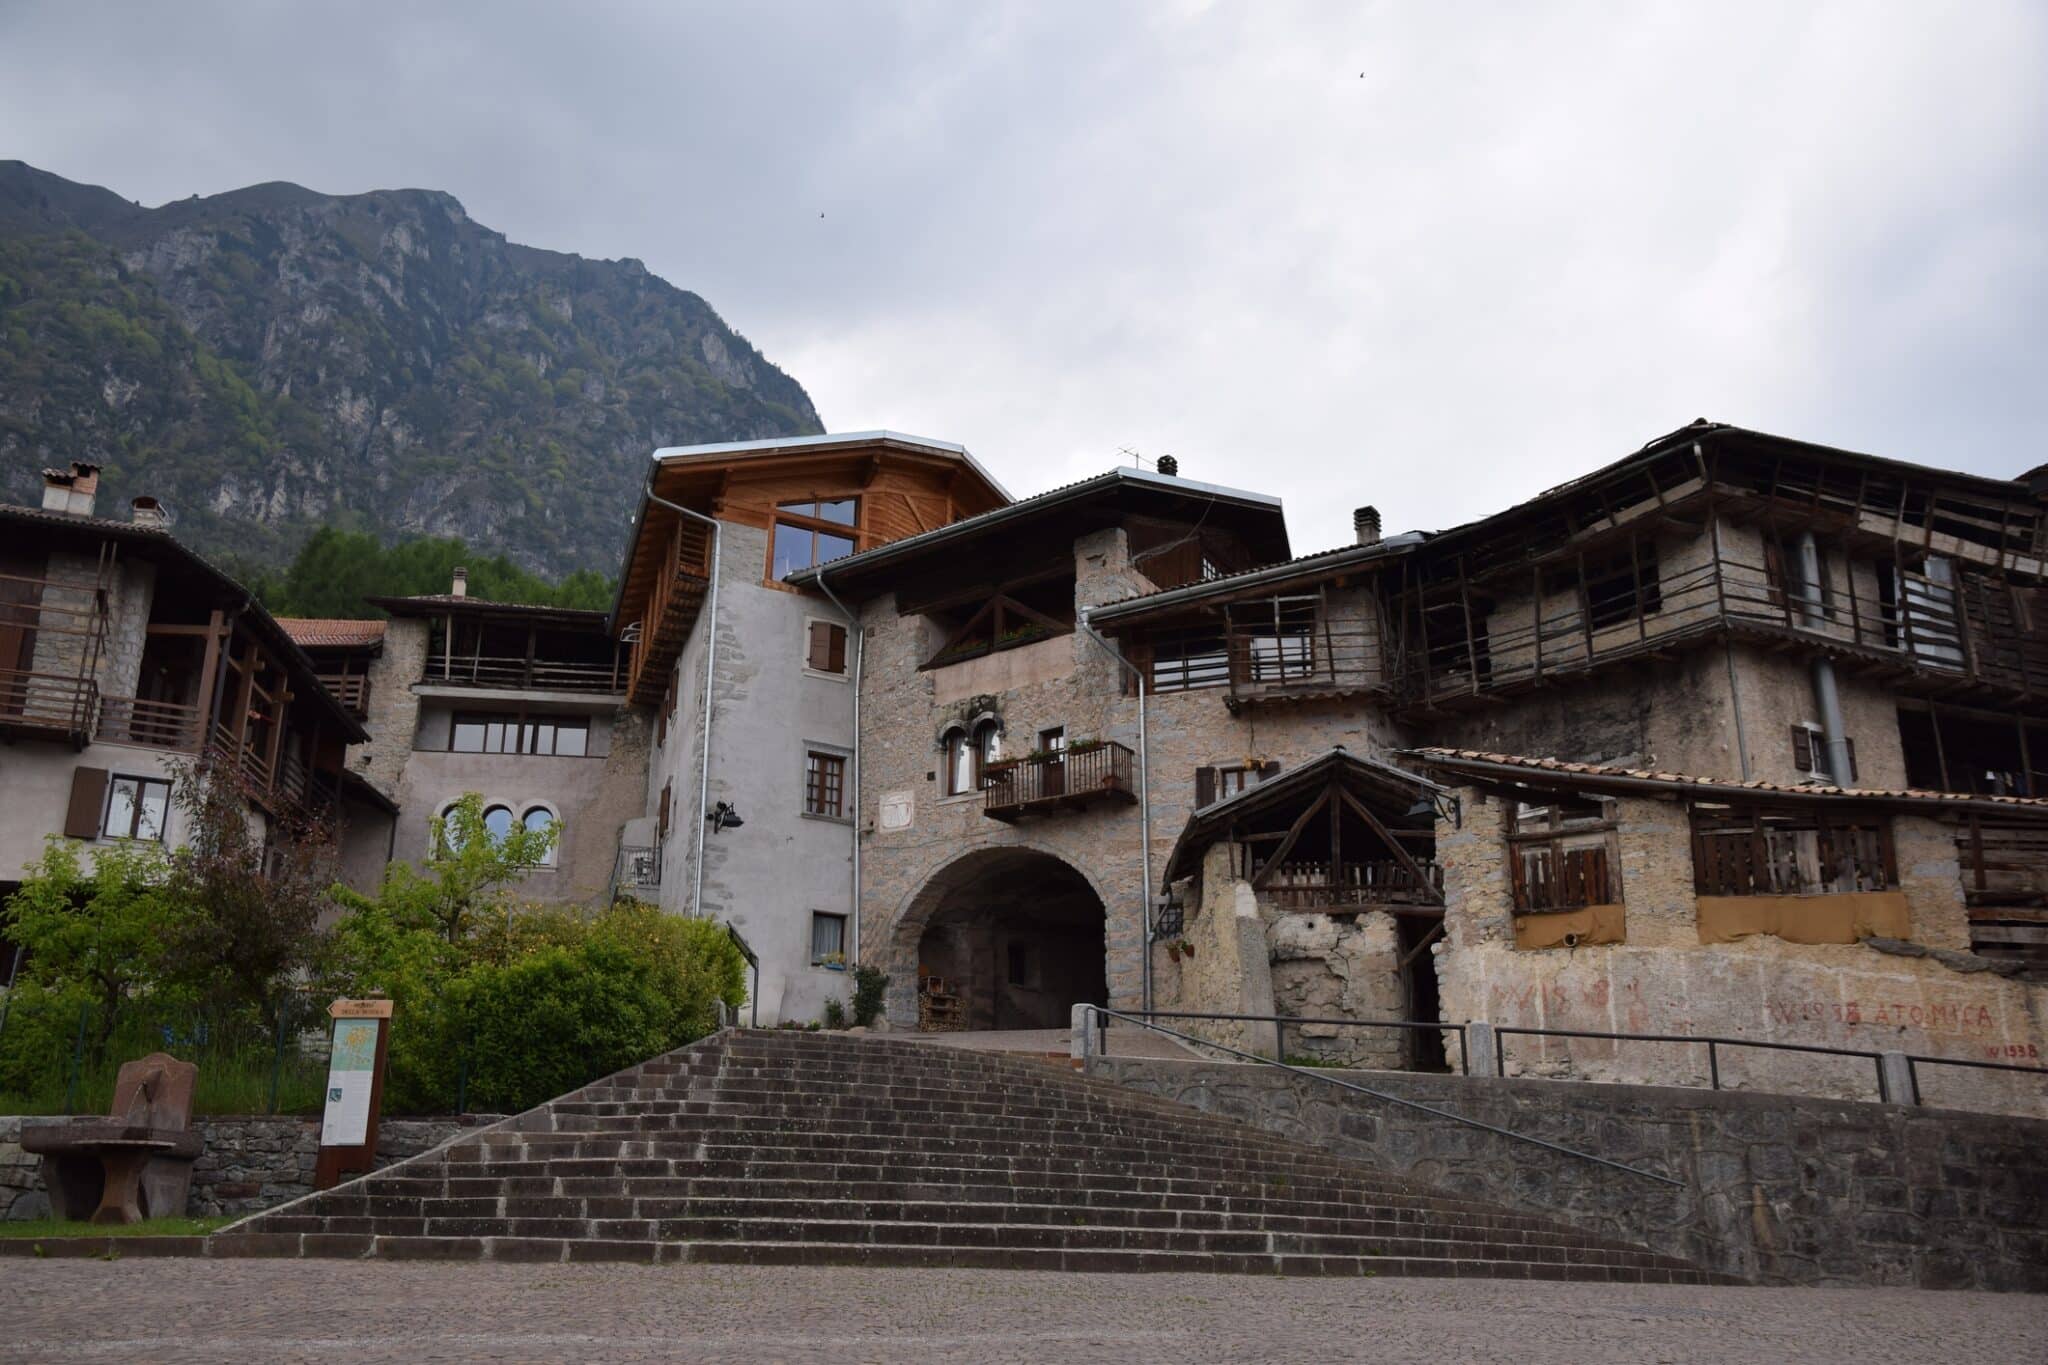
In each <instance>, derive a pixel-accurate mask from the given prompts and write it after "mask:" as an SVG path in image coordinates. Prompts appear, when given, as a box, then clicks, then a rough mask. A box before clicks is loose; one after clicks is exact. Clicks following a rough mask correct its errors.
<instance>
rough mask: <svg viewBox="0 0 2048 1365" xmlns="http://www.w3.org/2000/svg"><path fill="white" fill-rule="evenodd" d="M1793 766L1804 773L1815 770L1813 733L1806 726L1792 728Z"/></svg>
mask: <svg viewBox="0 0 2048 1365" xmlns="http://www.w3.org/2000/svg"><path fill="white" fill-rule="evenodd" d="M1792 766H1793V767H1795V768H1797V769H1799V771H1800V772H1802V773H1810V772H1812V771H1813V770H1814V763H1813V731H1811V730H1809V729H1807V728H1806V727H1805V726H1804V725H1795V726H1793V727H1792Z"/></svg>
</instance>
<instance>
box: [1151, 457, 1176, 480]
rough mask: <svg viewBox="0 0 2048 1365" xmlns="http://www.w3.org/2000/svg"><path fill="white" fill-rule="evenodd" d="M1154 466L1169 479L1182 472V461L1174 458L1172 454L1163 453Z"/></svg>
mask: <svg viewBox="0 0 2048 1365" xmlns="http://www.w3.org/2000/svg"><path fill="white" fill-rule="evenodd" d="M1152 467H1153V468H1154V469H1157V470H1158V471H1159V472H1160V473H1162V474H1164V475H1165V476H1166V477H1167V478H1169V479H1170V478H1172V477H1173V476H1174V475H1176V474H1178V473H1180V461H1179V460H1176V459H1174V458H1173V456H1171V455H1161V456H1160V457H1159V461H1158V463H1157V464H1155V465H1153V466H1152Z"/></svg>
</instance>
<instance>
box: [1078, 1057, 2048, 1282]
mask: <svg viewBox="0 0 2048 1365" xmlns="http://www.w3.org/2000/svg"><path fill="white" fill-rule="evenodd" d="M1088 1073H1089V1074H1090V1075H1093V1076H1101V1077H1105V1078H1107V1079H1110V1080H1114V1081H1117V1082H1119V1083H1121V1084H1124V1085H1128V1086H1131V1087H1133V1088H1135V1089H1138V1090H1142V1091H1144V1092H1146V1093H1148V1094H1154V1095H1160V1096H1163V1097H1165V1098H1167V1099H1171V1100H1177V1101H1179V1102H1180V1103H1183V1104H1188V1105H1192V1106H1194V1107H1195V1108H1197V1109H1202V1110H1206V1111H1209V1112H1211V1113H1217V1114H1222V1115H1225V1116H1228V1117H1230V1118H1234V1119H1238V1120H1241V1121H1244V1122H1248V1123H1253V1124H1256V1125H1258V1126H1259V1127H1262V1128H1266V1129H1268V1130H1270V1131H1272V1132H1275V1133H1279V1134H1282V1135H1284V1136H1287V1137H1290V1138H1295V1139H1298V1140H1301V1141H1305V1142H1309V1143H1312V1144H1314V1145H1316V1146H1319V1147H1322V1148H1323V1149H1325V1150H1327V1151H1332V1152H1337V1153H1341V1154H1342V1155H1345V1156H1349V1157H1354V1158H1358V1159H1360V1160H1363V1161H1366V1162H1369V1163H1370V1164H1372V1165H1374V1166H1377V1167H1380V1168H1381V1169H1383V1170H1387V1171H1390V1172H1394V1173H1399V1174H1404V1175H1408V1176H1412V1177H1414V1178H1416V1179H1419V1180H1423V1181H1426V1182H1428V1183H1429V1184H1432V1185H1435V1186H1437V1187H1438V1188H1440V1189H1442V1190H1443V1191H1445V1192H1446V1193H1450V1194H1456V1195H1461V1196H1467V1197H1470V1198H1475V1199H1484V1200H1493V1201H1498V1202H1500V1203H1505V1204H1509V1205H1512V1206H1514V1207H1518V1208H1522V1209H1526V1210H1530V1211H1532V1212H1537V1213H1543V1214H1550V1215H1555V1216H1558V1217H1561V1218H1563V1219H1565V1220H1566V1221H1568V1222H1570V1223H1573V1224H1575V1225H1576V1226H1578V1227H1580V1228H1583V1229H1585V1230H1587V1231H1590V1232H1594V1233H1597V1234H1600V1235H1604V1236H1608V1237H1614V1238H1619V1239H1623V1240H1626V1241H1631V1242H1637V1243H1644V1244H1647V1245H1649V1246H1651V1247H1654V1248H1655V1249H1657V1250H1659V1251H1663V1252H1667V1253H1670V1254H1673V1255H1678V1256H1683V1257H1686V1258H1688V1259H1690V1260H1692V1261H1695V1262H1697V1263H1699V1264H1701V1265H1705V1266H1708V1267H1711V1268H1713V1269H1716V1270H1723V1271H1728V1272H1732V1273H1734V1274H1738V1275H1743V1276H1747V1277H1750V1278H1752V1279H1755V1280H1758V1281H1760V1282H1762V1283H1765V1284H1811V1285H1855V1284H1874V1285H1901V1286H1904V1285H1914V1286H1919V1287H1921V1288H1925V1289H1997V1290H2029V1291H2034V1292H2042V1291H2048V1122H2042V1121H2039V1120H2031V1119H2021V1118H2006V1117H1996V1116H1992V1115H1986V1114H1963V1113H1954V1112H1943V1111H1936V1110H1927V1109H1910V1108H1904V1107H1901V1106H1896V1105H1879V1104H1854V1103H1844V1102H1841V1101H1836V1100H1819V1099H1805V1098H1793V1097H1788V1096H1782V1095H1740V1094H1730V1093H1728V1092H1726V1091H1722V1092H1719V1093H1716V1092H1714V1091H1710V1090H1683V1089H1674V1088H1666V1087H1653V1086H1608V1085H1581V1084H1572V1083H1562V1082H1552V1081H1526V1080H1524V1081H1517V1080H1481V1079H1474V1078H1466V1077H1457V1076H1422V1075H1408V1074H1400V1073H1381V1072H1375V1073H1372V1074H1370V1075H1364V1076H1355V1077H1353V1079H1355V1080H1359V1081H1361V1082H1363V1083H1365V1084H1368V1085H1371V1086H1373V1087H1374V1088H1377V1089H1379V1090H1382V1091H1384V1092H1386V1093H1388V1094H1391V1095H1395V1096H1397V1097H1399V1098H1402V1099H1406V1100H1410V1101H1414V1102H1418V1103H1423V1104H1429V1105H1432V1106H1434V1107H1437V1108H1442V1109H1446V1110H1449V1111H1450V1112H1453V1113H1456V1114H1460V1115H1463V1116H1465V1117H1468V1118H1473V1119H1477V1120H1480V1121H1482V1122H1486V1123H1491V1124H1494V1125H1496V1126H1498V1127H1502V1128H1506V1129H1508V1130H1510V1131H1512V1132H1517V1133H1524V1134H1528V1135H1530V1136H1534V1137H1540V1138H1544V1139H1547V1140H1549V1141H1552V1142H1556V1143H1559V1144H1562V1145H1565V1146H1569V1147H1573V1148H1575V1149H1577V1150H1579V1151H1585V1152H1591V1153H1593V1154H1596V1155H1599V1156H1602V1157H1606V1158H1608V1159H1609V1160H1612V1161H1618V1162H1621V1163H1623V1164H1625V1165H1629V1166H1633V1167H1638V1168H1641V1169H1646V1170H1649V1171H1652V1172H1655V1173H1657V1174H1660V1175H1665V1176H1668V1177H1671V1178H1673V1179H1676V1180H1678V1181H1680V1182H1681V1183H1680V1185H1678V1186H1677V1187H1673V1186H1669V1185H1663V1184H1659V1183H1656V1182H1654V1181H1651V1180H1647V1179H1644V1178H1643V1177H1641V1176H1638V1175H1632V1174H1630V1173H1628V1172H1625V1171H1617V1170H1613V1169H1612V1168H1609V1167H1605V1166H1600V1165H1596V1164H1594V1163H1592V1162H1589V1161H1585V1160H1582V1159H1580V1158H1576V1157H1571V1156H1566V1155H1563V1154H1559V1153H1555V1152H1551V1151H1547V1150H1545V1149H1543V1148H1540V1147H1536V1146H1532V1145H1531V1144H1528V1143H1525V1142H1517V1141H1515V1140H1513V1139H1511V1138H1507V1137H1502V1136H1498V1135H1495V1134H1491V1133H1487V1132H1484V1131H1482V1130H1478V1129H1474V1128H1471V1127H1468V1126H1466V1125H1463V1124H1460V1123H1457V1122H1455V1121H1453V1120H1450V1119H1444V1118H1438V1117H1435V1116H1433V1115H1430V1114H1427V1113H1422V1112H1419V1111H1416V1110H1412V1109H1405V1108H1402V1107H1400V1106H1397V1105H1392V1104H1387V1103H1385V1102H1384V1101H1381V1100H1376V1099H1373V1098H1371V1097H1369V1096H1365V1095H1360V1094H1357V1093H1354V1092H1349V1091H1344V1090H1340V1089H1338V1088H1337V1087H1335V1086H1331V1085H1325V1084H1323V1083H1321V1082H1319V1081H1317V1080H1315V1079H1313V1078H1310V1077H1306V1076H1300V1075H1296V1074H1293V1073H1289V1072H1282V1071H1277V1070H1274V1069H1272V1068H1266V1067H1255V1066H1251V1065H1245V1064H1238V1065H1231V1064H1226V1063H1217V1062H1178V1061H1153V1060H1146V1059H1138V1058H1128V1057H1106V1058H1105V1057H1095V1058H1091V1059H1090V1061H1089V1063H1088Z"/></svg>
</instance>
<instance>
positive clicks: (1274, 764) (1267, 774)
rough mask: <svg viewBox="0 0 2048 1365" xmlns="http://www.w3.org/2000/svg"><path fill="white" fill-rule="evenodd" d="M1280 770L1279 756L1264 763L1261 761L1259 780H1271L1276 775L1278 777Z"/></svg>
mask: <svg viewBox="0 0 2048 1365" xmlns="http://www.w3.org/2000/svg"><path fill="white" fill-rule="evenodd" d="M1279 772H1280V760H1279V759H1277V758H1269V759H1267V760H1266V761H1265V762H1264V763H1261V764H1260V765H1259V781H1261V782H1267V781H1271V780H1272V779H1273V778H1274V777H1276V776H1277V775H1278V774H1279Z"/></svg>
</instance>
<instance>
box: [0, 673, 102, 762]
mask: <svg viewBox="0 0 2048 1365" xmlns="http://www.w3.org/2000/svg"><path fill="white" fill-rule="evenodd" d="M98 710H99V686H98V684H96V683H95V682H94V681H93V680H92V679H91V678H82V677H77V676H70V675H65V674H61V673H31V672H28V671H26V670H22V669H12V668H10V669H0V734H8V735H17V736H21V737H23V738H29V739H58V740H64V741H66V742H68V743H70V744H73V745H76V746H77V747H79V748H84V747H85V746H86V744H88V743H89V742H90V741H91V739H92V730H93V717H94V715H95V714H96V713H97V712H98Z"/></svg>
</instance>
